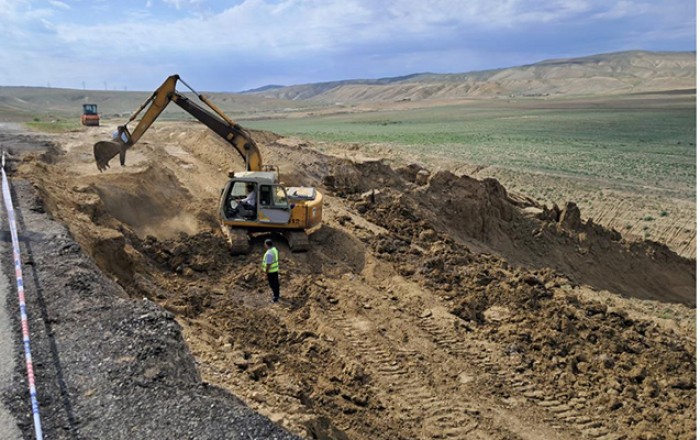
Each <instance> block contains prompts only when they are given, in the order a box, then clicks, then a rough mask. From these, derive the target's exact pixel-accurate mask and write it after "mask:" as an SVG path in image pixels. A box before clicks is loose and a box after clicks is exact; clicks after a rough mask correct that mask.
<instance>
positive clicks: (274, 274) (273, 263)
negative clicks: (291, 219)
mask: <svg viewBox="0 0 700 440" xmlns="http://www.w3.org/2000/svg"><path fill="white" fill-rule="evenodd" d="M265 249H266V251H265V255H263V260H262V269H263V272H265V273H266V274H267V282H268V283H269V284H270V288H271V289H272V302H277V301H279V299H280V278H279V272H280V255H279V252H277V248H276V247H275V244H274V243H273V242H272V240H270V239H269V238H268V239H267V240H265Z"/></svg>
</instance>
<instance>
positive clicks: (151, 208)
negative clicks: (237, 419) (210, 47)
mask: <svg viewBox="0 0 700 440" xmlns="http://www.w3.org/2000/svg"><path fill="white" fill-rule="evenodd" d="M111 130H113V127H100V128H99V129H95V130H89V131H81V132H76V133H69V134H66V135H62V136H56V137H55V138H54V142H55V145H54V147H53V148H52V149H51V151H50V152H49V153H46V154H43V155H37V154H35V155H28V156H26V158H25V160H24V163H23V164H22V166H21V167H20V169H19V173H20V174H21V175H22V176H23V177H25V178H27V179H29V180H30V181H32V182H33V183H34V185H35V187H36V188H37V190H38V191H39V192H40V194H41V195H42V198H43V206H44V208H45V209H46V210H47V211H48V212H50V213H51V214H52V215H53V216H54V217H55V218H56V219H59V220H61V221H62V222H65V224H66V225H67V226H68V228H69V230H70V232H71V234H72V235H73V237H74V238H75V240H76V241H77V242H78V243H79V244H80V246H81V247H82V249H83V250H84V251H85V252H86V253H87V254H88V255H90V256H91V257H92V258H93V260H94V261H95V263H96V264H97V265H98V266H99V267H100V268H101V269H102V271H103V272H104V273H105V274H107V275H108V276H110V277H112V278H113V279H114V280H115V281H116V282H118V283H119V284H120V285H121V286H122V287H123V288H124V290H125V291H126V292H128V294H129V295H130V296H132V297H133V298H142V297H146V298H149V299H150V300H152V301H154V302H156V303H158V304H159V305H161V306H162V307H163V308H165V309H166V310H168V311H169V312H170V313H172V314H173V315H174V316H175V319H176V320H177V322H178V323H179V325H180V326H181V327H182V331H183V334H184V337H185V340H186V341H187V343H188V345H189V348H190V350H191V352H192V353H193V354H194V356H195V358H196V359H197V361H198V366H199V372H200V374H201V375H202V377H203V378H204V379H205V380H207V381H208V382H210V383H213V384H216V385H219V386H221V387H223V388H225V389H227V390H230V391H231V392H233V393H234V394H235V395H236V396H238V397H240V398H241V399H242V400H243V401H245V403H246V404H247V405H249V406H250V407H252V408H253V409H255V410H257V411H259V412H260V413H262V414H264V415H266V416H268V417H269V418H270V419H271V420H273V421H275V422H278V423H280V424H281V425H282V426H284V427H286V428H287V429H289V430H291V431H292V432H294V433H297V434H299V435H301V436H302V437H305V438H318V439H366V438H375V439H397V438H399V439H416V438H455V439H457V438H469V439H551V438H561V439H568V438H571V439H574V438H582V437H588V438H609V439H613V438H620V439H621V438H634V439H636V438H639V439H649V438H659V439H660V438H668V437H671V438H695V425H696V400H695V398H696V382H695V371H696V364H695V350H696V338H695V283H696V279H695V277H696V274H695V261H694V260H688V259H685V258H682V257H679V256H678V255H677V254H675V253H674V252H672V251H670V250H669V249H668V248H667V247H666V246H665V245H661V244H658V243H655V242H651V241H643V242H640V241H637V242H627V241H626V240H624V239H623V238H622V237H621V236H620V234H619V233H617V232H615V231H612V230H608V229H605V228H603V227H602V226H600V225H598V224H595V223H593V222H592V221H588V222H582V221H581V216H580V212H579V210H578V207H577V206H576V204H574V203H569V204H566V205H565V206H562V207H561V209H560V208H559V207H551V206H550V207H547V206H542V205H540V204H538V203H537V202H535V201H534V200H531V199H528V198H526V197H522V196H516V195H513V194H509V192H508V191H507V190H506V188H504V187H503V186H502V185H501V184H500V183H499V182H498V181H497V180H495V179H484V180H477V179H475V178H472V177H470V176H468V175H456V174H453V173H451V172H447V171H433V170H430V169H425V168H423V167H421V166H419V165H415V164H409V163H406V164H403V165H401V166H398V167H391V166H389V165H387V163H386V162H385V161H383V160H382V158H375V159H364V160H362V159H354V160H350V159H347V158H339V157H335V156H329V155H324V154H322V153H320V152H319V151H318V150H317V149H316V148H315V147H314V145H313V144H312V143H308V142H304V141H301V140H294V139H284V138H280V137H278V136H276V135H274V134H272V133H266V132H255V133H254V137H255V138H256V140H257V141H258V143H259V145H260V147H261V150H262V153H263V155H264V158H265V159H266V162H267V163H272V164H277V165H279V167H280V176H281V179H282V181H283V182H284V183H286V184H288V185H294V186H297V185H311V186H315V187H317V188H318V189H319V190H321V191H322V192H323V193H324V195H325V207H324V216H325V219H324V226H323V228H322V229H321V230H320V231H318V232H317V233H315V234H313V235H312V236H311V242H312V249H311V251H310V252H308V253H305V254H292V253H291V252H289V250H288V248H287V247H286V245H285V243H284V242H283V241H282V240H281V239H279V238H278V237H274V238H275V241H276V242H277V244H278V247H279V249H280V254H281V267H282V272H281V279H282V298H283V299H282V301H281V303H280V304H272V303H271V301H270V292H269V291H268V287H267V285H266V280H265V279H264V278H263V274H262V273H261V271H260V268H259V264H260V262H259V259H260V256H261V255H262V240H263V238H264V237H256V238H255V239H254V242H253V252H252V253H251V255H249V256H238V257H232V256H230V255H229V253H228V249H227V245H226V241H225V239H224V237H223V236H222V234H221V232H220V231H219V228H218V224H217V220H216V213H217V209H218V206H217V205H218V196H219V193H220V190H221V188H222V187H223V184H224V183H225V181H226V173H227V171H228V170H229V169H241V168H242V163H241V161H240V158H239V157H238V156H237V154H236V153H235V152H234V151H233V150H232V149H231V148H230V146H228V145H227V144H225V143H224V142H222V141H220V140H219V139H217V138H216V137H215V135H213V134H210V133H209V132H208V131H207V130H206V129H204V128H202V127H201V126H200V125H197V124H184V123H178V124H157V125H156V126H154V127H153V128H152V129H151V130H150V131H149V132H148V133H147V134H146V135H145V136H144V138H143V140H142V142H141V143H139V144H138V145H136V146H135V147H134V148H132V149H131V150H130V151H129V153H127V159H126V160H127V166H126V167H125V168H120V167H119V166H118V165H113V168H112V169H110V170H108V171H107V172H106V173H103V174H100V173H99V172H98V171H97V169H96V167H95V165H94V162H93V160H92V157H91V146H92V144H93V143H94V142H95V141H97V140H103V139H106V138H108V137H109V132H110V131H111Z"/></svg>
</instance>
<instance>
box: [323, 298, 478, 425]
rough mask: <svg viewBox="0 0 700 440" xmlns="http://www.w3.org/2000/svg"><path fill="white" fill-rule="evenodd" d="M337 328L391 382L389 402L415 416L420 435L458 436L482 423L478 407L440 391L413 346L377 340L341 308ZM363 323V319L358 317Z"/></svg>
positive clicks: (376, 372)
mask: <svg viewBox="0 0 700 440" xmlns="http://www.w3.org/2000/svg"><path fill="white" fill-rule="evenodd" d="M331 313H332V314H331V315H330V316H331V320H332V322H333V323H334V324H335V326H336V328H337V329H338V330H340V331H341V332H342V333H343V335H344V336H345V337H346V338H347V341H348V342H349V343H350V344H351V345H353V347H355V349H356V351H357V354H358V355H359V356H360V357H361V358H362V360H363V361H364V362H365V365H366V366H367V367H368V368H369V369H370V370H372V371H373V372H374V378H375V379H376V380H380V381H382V382H385V383H389V384H391V386H390V389H391V390H392V392H391V393H390V394H389V395H387V397H386V404H387V405H388V406H390V407H393V408H396V409H399V408H405V410H403V411H401V413H402V414H404V417H405V418H407V419H409V420H415V421H416V425H415V429H416V431H417V432H416V434H417V435H419V437H421V438H422V437H424V436H430V435H432V438H445V439H459V438H464V436H466V435H468V434H469V433H470V432H472V431H474V430H476V429H477V428H478V426H479V419H478V418H476V417H474V414H477V415H478V413H479V412H478V411H477V410H475V409H473V408H472V407H470V406H469V405H468V403H467V402H465V401H463V400H462V399H460V398H459V397H458V396H455V395H442V396H440V395H437V394H436V393H435V390H434V388H433V387H431V385H430V380H431V379H434V378H431V377H426V374H425V371H422V370H423V369H422V368H421V366H420V365H419V364H418V362H417V361H416V360H415V359H418V355H419V354H420V353H419V352H418V351H415V350H411V349H403V350H396V349H392V347H391V346H390V345H388V344H384V343H382V342H381V341H377V340H375V339H374V338H372V337H370V336H369V335H368V334H367V333H366V332H363V331H362V330H361V329H359V328H358V321H357V320H356V319H353V318H348V317H346V316H344V315H343V314H342V313H341V312H340V310H339V309H336V310H335V311H332V312H331ZM359 324H360V327H361V326H362V321H359Z"/></svg>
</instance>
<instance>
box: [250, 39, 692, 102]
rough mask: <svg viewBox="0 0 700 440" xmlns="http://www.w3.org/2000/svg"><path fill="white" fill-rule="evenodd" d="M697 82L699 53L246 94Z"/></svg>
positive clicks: (515, 92) (353, 94) (488, 93)
mask: <svg viewBox="0 0 700 440" xmlns="http://www.w3.org/2000/svg"><path fill="white" fill-rule="evenodd" d="M695 80H696V53H695V52H647V51H628V52H616V53H608V54H600V55H592V56H587V57H581V58H568V59H556V60H545V61H541V62H538V63H535V64H530V65H526V66H519V67H510V68H505V69H493V70H484V71H477V72H467V73H456V74H436V73H417V74H413V75H406V76H399V77H393V78H379V79H354V80H344V81H331V82H323V83H315V84H302V85H293V86H286V87H284V86H278V85H275V86H265V87H261V88H258V89H255V90H248V91H245V92H242V93H243V94H252V95H258V96H264V97H266V98H277V99H288V100H294V101H297V100H315V101H322V102H361V101H386V100H421V99H430V98H469V97H474V98H485V97H499V96H502V97H522V96H557V95H600V94H615V93H635V92H649V91H656V90H679V89H694V88H695Z"/></svg>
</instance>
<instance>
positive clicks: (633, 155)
mask: <svg viewBox="0 0 700 440" xmlns="http://www.w3.org/2000/svg"><path fill="white" fill-rule="evenodd" d="M657 104H658V103H657ZM676 104H677V103H676ZM545 105H546V104H541V103H540V104H538V105H535V106H528V105H519V106H514V107H515V108H509V107H508V104H505V105H503V104H502V105H500V106H494V105H493V104H482V105H479V104H462V105H455V106H443V107H434V108H426V109H412V110H402V111H375V112H365V113H355V114H341V115H332V116H325V117H306V118H294V119H292V118H290V119H272V120H264V121H246V122H244V125H245V126H246V127H250V128H257V129H264V130H270V131H274V132H277V133H279V134H283V135H295V136H299V137H303V138H309V139H314V140H318V141H327V142H349V143H375V144H376V143H379V144H388V145H391V146H392V147H393V148H394V149H399V150H406V151H407V152H410V153H412V154H416V155H418V156H433V157H435V156H437V157H440V158H448V159H454V160H455V161H460V162H467V163H472V164H477V165H484V166H498V167H503V168H508V169H513V170H520V171H522V170H527V171H536V172H543V173H545V174H548V175H561V176H566V177H582V178H586V179H595V180H601V182H599V183H601V184H602V185H601V186H602V187H605V186H608V185H609V186H613V187H627V188H628V189H629V187H640V188H646V189H657V190H661V191H664V192H669V193H673V194H675V195H676V196H679V197H688V198H694V197H695V179H696V150H695V149H696V145H695V141H696V126H695V121H696V116H695V114H696V109H695V106H694V101H690V100H687V101H683V103H682V105H668V106H666V107H665V106H663V105H652V106H648V107H646V108H645V107H642V108H634V106H633V105H629V103H627V105H615V103H612V102H609V103H607V105H601V103H596V104H595V105H585V104H584V105H580V104H575V103H570V104H566V103H565V104H564V105H562V104H561V103H559V105H557V106H556V107H558V108H543V107H544V106H545Z"/></svg>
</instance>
